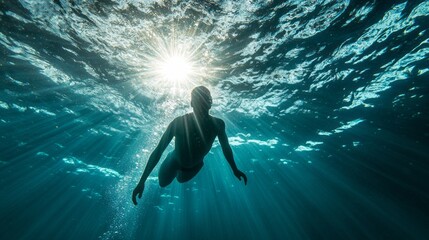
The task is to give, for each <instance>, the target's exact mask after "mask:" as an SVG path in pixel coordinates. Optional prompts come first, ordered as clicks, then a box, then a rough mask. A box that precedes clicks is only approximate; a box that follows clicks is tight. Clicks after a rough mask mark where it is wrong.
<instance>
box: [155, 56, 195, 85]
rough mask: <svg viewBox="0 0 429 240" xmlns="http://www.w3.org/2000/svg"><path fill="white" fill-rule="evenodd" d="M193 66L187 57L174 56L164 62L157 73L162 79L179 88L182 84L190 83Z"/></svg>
mask: <svg viewBox="0 0 429 240" xmlns="http://www.w3.org/2000/svg"><path fill="white" fill-rule="evenodd" d="M192 65H193V64H192V62H190V61H189V60H188V59H186V57H184V56H180V55H173V56H169V57H168V58H167V59H165V60H164V61H162V62H161V64H160V66H159V67H157V70H156V72H157V73H158V74H159V76H160V77H161V78H163V79H165V80H167V81H168V82H170V83H171V84H173V85H174V86H177V85H179V84H180V83H186V82H187V81H189V77H190V76H191V75H193V72H192V70H193V69H192V68H193V66H192Z"/></svg>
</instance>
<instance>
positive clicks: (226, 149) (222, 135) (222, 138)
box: [218, 120, 247, 184]
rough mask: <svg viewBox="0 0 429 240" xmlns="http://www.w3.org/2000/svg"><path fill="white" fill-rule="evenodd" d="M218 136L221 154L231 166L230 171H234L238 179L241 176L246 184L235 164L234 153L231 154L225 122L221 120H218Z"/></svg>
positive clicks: (244, 177) (243, 175)
mask: <svg viewBox="0 0 429 240" xmlns="http://www.w3.org/2000/svg"><path fill="white" fill-rule="evenodd" d="M218 138H219V143H220V146H221V147H222V152H223V155H225V158H226V160H227V161H228V163H229V165H230V166H231V168H232V171H233V172H234V175H235V176H236V177H237V178H238V180H240V181H241V177H243V179H244V184H247V177H246V175H245V174H244V173H243V172H242V171H240V170H238V168H237V165H236V164H235V161H234V155H233V154H232V149H231V146H230V145H229V142H228V136H227V135H226V132H225V122H224V121H223V120H220V121H219V134H218Z"/></svg>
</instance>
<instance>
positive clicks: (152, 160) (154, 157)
mask: <svg viewBox="0 0 429 240" xmlns="http://www.w3.org/2000/svg"><path fill="white" fill-rule="evenodd" d="M173 125H174V121H173V122H171V123H170V125H168V127H167V130H166V131H165V133H164V134H163V135H162V137H161V140H160V141H159V143H158V146H156V148H155V150H153V152H152V154H151V155H150V157H149V161H148V162H147V164H146V167H145V169H144V171H143V174H142V176H141V178H140V181H139V183H138V184H137V186H136V188H135V189H134V191H133V197H132V199H133V203H134V205H137V200H136V196H137V195H138V196H139V198H141V197H142V193H143V190H144V183H145V182H146V179H147V178H148V177H149V175H150V173H151V172H152V170H153V169H154V168H155V166H156V164H158V162H159V159H160V158H161V156H162V153H163V152H164V150H165V149H166V148H167V146H168V144H169V143H170V141H171V139H172V138H173V136H174V131H173Z"/></svg>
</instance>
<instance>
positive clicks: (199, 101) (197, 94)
mask: <svg viewBox="0 0 429 240" xmlns="http://www.w3.org/2000/svg"><path fill="white" fill-rule="evenodd" d="M211 106H212V98H211V95H210V91H209V90H208V89H207V88H206V87H203V86H199V87H196V88H194V89H193V90H192V94H191V107H192V108H193V110H194V111H193V113H188V114H185V115H183V116H180V117H177V118H176V119H174V120H173V121H172V122H171V123H170V124H169V125H168V127H167V130H166V131H165V133H164V134H163V135H162V137H161V140H160V141H159V144H158V146H157V147H156V148H155V150H154V151H153V152H152V154H151V155H150V157H149V161H148V163H147V165H146V168H145V169H144V172H143V174H142V177H141V179H140V181H139V183H138V184H137V186H136V188H135V189H134V191H133V198H132V199H133V203H134V204H135V205H137V200H136V196H137V195H138V196H139V198H141V196H142V193H143V190H144V184H145V182H146V179H147V178H148V176H149V174H150V173H151V172H152V170H153V168H154V167H155V166H156V164H157V163H158V162H159V159H160V158H161V155H162V153H163V152H164V150H165V148H167V146H168V144H169V143H170V141H171V139H172V138H173V137H175V147H174V150H173V151H172V152H170V153H169V154H168V156H167V157H166V158H165V160H164V162H163V163H162V165H161V168H160V170H159V176H158V179H159V185H160V186H161V187H165V186H167V185H169V184H170V183H171V182H172V181H173V180H174V178H176V179H177V181H179V182H180V183H183V182H187V181H189V180H191V179H192V178H193V177H194V176H195V175H197V173H198V172H199V171H200V169H201V168H202V167H203V165H204V162H203V160H204V156H206V154H207V153H208V152H209V151H210V149H211V147H212V145H213V141H214V140H215V138H216V137H218V139H219V143H220V146H221V147H222V151H223V154H224V155H225V158H226V160H227V161H228V163H229V165H230V166H231V168H232V170H233V172H234V175H235V176H236V177H237V178H238V179H239V180H240V181H241V178H243V179H244V184H247V177H246V175H245V174H244V173H243V172H241V171H240V170H238V168H237V166H236V165H235V162H234V157H233V154H232V150H231V147H230V146H229V142H228V137H227V136H226V132H225V122H224V121H223V120H222V119H219V118H216V117H213V116H210V115H209V109H210V108H211Z"/></svg>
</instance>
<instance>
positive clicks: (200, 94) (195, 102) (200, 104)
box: [191, 86, 212, 111]
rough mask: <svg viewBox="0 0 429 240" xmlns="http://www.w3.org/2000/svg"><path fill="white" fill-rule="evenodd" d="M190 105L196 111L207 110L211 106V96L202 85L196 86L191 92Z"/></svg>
mask: <svg viewBox="0 0 429 240" xmlns="http://www.w3.org/2000/svg"><path fill="white" fill-rule="evenodd" d="M191 107H192V108H193V109H194V111H195V110H198V111H208V110H209V109H210V108H211V107H212V96H211V95H210V91H209V90H208V89H207V88H206V87H204V86H198V87H196V88H194V89H193V90H192V93H191Z"/></svg>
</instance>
